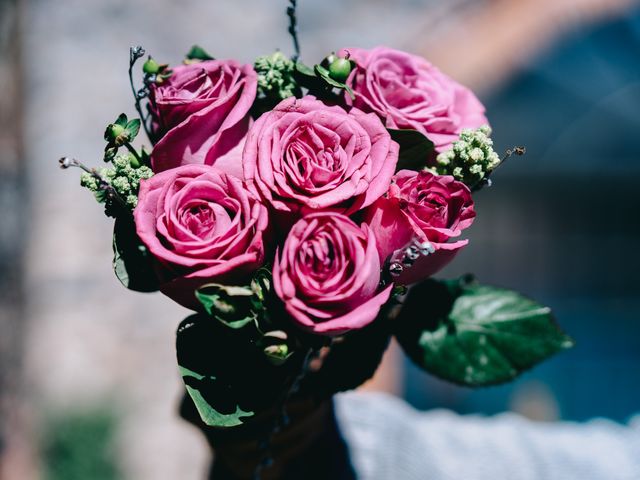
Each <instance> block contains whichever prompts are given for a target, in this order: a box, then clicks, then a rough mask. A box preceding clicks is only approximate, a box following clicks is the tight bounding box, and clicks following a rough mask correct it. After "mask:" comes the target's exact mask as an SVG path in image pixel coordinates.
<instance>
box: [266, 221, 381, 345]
mask: <svg viewBox="0 0 640 480" xmlns="http://www.w3.org/2000/svg"><path fill="white" fill-rule="evenodd" d="M379 283H380V260H379V258H378V252H377V249H376V240H375V237H374V235H373V232H372V231H371V229H370V228H369V227H368V226H367V225H363V226H362V227H359V226H358V225H356V224H355V223H354V222H353V221H352V220H350V219H349V218H348V217H346V216H344V215H341V214H339V213H333V212H321V213H314V214H310V215H308V216H306V217H303V218H302V219H300V220H299V221H298V222H297V223H296V224H295V225H294V226H293V228H292V229H291V231H290V232H289V236H288V237H287V240H286V242H285V244H284V247H283V248H282V250H281V251H280V252H278V253H276V259H275V262H274V265H273V286H274V289H275V291H276V294H277V295H278V296H279V297H280V298H281V299H282V301H283V302H284V305H285V308H286V310H287V312H288V313H289V315H291V317H292V319H293V321H294V322H295V323H296V324H298V325H299V326H300V327H302V328H303V329H306V330H309V331H311V332H313V333H317V334H322V335H330V336H333V335H340V334H343V333H345V332H347V331H349V330H354V329H359V328H362V327H364V326H366V325H368V324H369V323H371V322H372V321H373V320H374V319H375V318H376V316H377V315H378V312H379V311H380V307H381V306H382V305H383V304H384V303H385V302H386V301H387V300H388V299H389V295H390V293H391V288H392V286H393V285H389V286H388V287H386V288H384V289H382V290H381V289H380V288H379Z"/></svg>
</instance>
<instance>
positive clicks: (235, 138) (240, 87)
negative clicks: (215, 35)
mask: <svg viewBox="0 0 640 480" xmlns="http://www.w3.org/2000/svg"><path fill="white" fill-rule="evenodd" d="M257 83H258V76H257V74H256V72H255V71H254V70H253V68H252V67H251V66H250V65H240V64H238V63H237V62H235V61H234V60H208V61H204V62H198V63H192V64H189V65H179V66H177V67H175V68H173V74H172V75H171V77H169V79H167V80H166V81H165V82H164V83H162V84H160V85H156V86H154V87H153V88H152V90H151V97H150V104H151V106H152V110H153V112H154V114H155V117H156V120H157V125H156V126H157V127H158V128H159V129H160V132H161V133H162V137H161V138H160V141H158V143H157V144H156V145H155V147H154V148H153V152H152V154H151V163H152V166H153V170H154V171H155V172H161V171H163V170H167V169H169V168H174V167H177V166H179V165H187V164H206V165H213V164H216V165H217V166H218V167H221V168H223V169H224V170H225V171H226V172H228V173H232V174H234V175H236V176H238V177H240V178H241V177H242V166H241V157H242V147H243V143H244V138H245V136H246V134H247V130H248V129H249V124H250V117H249V109H250V108H251V106H252V105H253V101H254V100H255V98H256V92H257Z"/></svg>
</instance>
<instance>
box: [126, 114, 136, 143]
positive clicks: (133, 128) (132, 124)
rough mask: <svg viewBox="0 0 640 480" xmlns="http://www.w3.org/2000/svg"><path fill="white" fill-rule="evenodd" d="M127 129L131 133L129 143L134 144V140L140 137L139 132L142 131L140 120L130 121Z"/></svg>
mask: <svg viewBox="0 0 640 480" xmlns="http://www.w3.org/2000/svg"><path fill="white" fill-rule="evenodd" d="M125 128H126V129H127V132H128V133H129V141H130V142H132V141H133V139H134V138H136V135H138V132H139V131H140V119H139V118H134V119H133V120H130V121H129V122H128V123H127V126H126V127H125Z"/></svg>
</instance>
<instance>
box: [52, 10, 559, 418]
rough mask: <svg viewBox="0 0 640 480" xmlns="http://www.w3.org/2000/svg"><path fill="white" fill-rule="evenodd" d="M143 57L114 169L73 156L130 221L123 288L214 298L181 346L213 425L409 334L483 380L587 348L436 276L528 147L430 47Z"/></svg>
mask: <svg viewBox="0 0 640 480" xmlns="http://www.w3.org/2000/svg"><path fill="white" fill-rule="evenodd" d="M291 18H292V20H294V18H295V17H294V16H293V15H292V16H291ZM291 31H292V33H293V35H294V40H295V44H296V46H297V37H296V35H295V23H294V22H293V21H292V27H291ZM144 55H145V52H144V51H143V50H142V48H140V47H136V48H132V49H131V52H130V68H129V74H130V79H131V86H132V89H133V93H134V96H135V105H136V111H137V115H138V118H134V119H129V118H128V117H127V115H125V114H121V115H120V116H119V117H118V118H117V119H116V120H115V121H114V123H111V124H109V125H108V126H107V128H106V132H105V140H106V142H107V144H106V148H105V155H104V160H105V162H106V163H107V166H106V167H104V168H101V169H90V168H87V167H85V166H84V165H83V164H81V163H80V162H78V161H76V160H72V159H69V158H64V159H62V160H61V163H62V166H63V167H69V166H78V167H80V168H82V169H84V170H85V172H84V173H83V174H82V179H81V181H82V185H84V186H85V187H87V188H89V189H90V190H91V191H92V192H93V193H94V194H95V197H96V199H97V200H98V201H99V202H101V203H103V204H104V206H105V212H106V214H107V215H108V216H109V217H113V218H114V219H115V231H114V239H113V247H114V268H115V272H116V275H117V276H118V278H119V279H120V281H121V282H122V283H123V285H124V286H125V287H128V288H129V289H132V290H136V291H143V292H151V291H156V290H160V291H161V292H162V293H164V294H165V295H167V296H168V297H170V298H172V299H173V300H175V301H176V302H178V303H180V304H181V305H183V306H185V307H187V308H189V309H192V310H194V311H195V312H196V313H195V314H194V315H192V316H191V317H189V318H187V319H186V320H185V321H183V322H182V324H181V325H180V326H179V328H178V340H177V348H178V363H179V365H180V371H181V375H182V377H183V379H184V381H185V384H186V389H187V392H188V394H189V396H190V399H191V402H192V404H193V406H194V407H195V408H196V409H197V412H198V413H199V415H200V417H201V419H202V422H203V423H204V424H206V425H208V426H212V427H234V426H238V425H241V424H244V423H246V422H250V421H251V419H252V417H254V416H255V415H256V414H257V413H259V412H261V411H265V410H268V409H269V408H272V407H273V406H274V405H279V404H284V403H285V402H286V401H287V400H288V399H289V398H290V396H292V395H301V393H300V392H304V393H305V394H306V395H315V396H318V397H322V396H325V397H326V396H330V395H331V394H332V393H334V392H336V391H339V390H343V389H347V388H354V387H355V386H357V385H359V384H360V383H362V382H363V381H364V380H365V379H366V378H368V377H369V376H370V375H371V374H372V373H373V371H374V370H375V366H376V365H377V363H378V361H379V359H380V356H381V354H382V352H383V351H384V348H385V347H386V345H387V343H388V341H389V339H390V337H391V336H393V335H395V336H396V337H397V338H398V340H399V342H400V344H401V345H402V346H403V348H404V349H405V351H406V352H407V354H408V355H409V356H410V357H411V358H412V359H413V360H414V361H415V362H416V363H417V364H418V365H420V366H421V367H423V368H424V369H425V370H427V371H428V372H431V373H432V374H435V375H437V376H439V377H441V378H444V379H447V380H450V381H453V382H456V383H459V384H463V385H469V386H480V385H488V384H495V383H500V382H504V381H508V380H511V379H513V378H514V377H515V376H517V375H518V374H519V373H520V372H522V371H523V370H526V369H528V368H530V367H531V366H533V365H534V364H536V363H537V362H539V361H541V360H543V359H544V358H546V357H548V356H549V355H551V354H553V353H555V352H557V351H559V350H562V349H564V348H567V347H569V346H570V345H571V343H572V342H571V340H570V339H569V338H568V337H567V336H565V335H564V334H563V333H562V332H561V331H560V330H559V329H558V328H557V327H556V325H555V323H554V320H553V318H552V316H551V313H550V310H549V309H548V308H546V307H543V306H540V305H538V304H536V303H535V302H534V301H532V300H529V299H527V298H525V297H523V296H521V295H519V294H517V293H515V292H512V291H509V290H505V289H502V288H495V287H490V286H485V285H480V284H479V283H477V282H476V281H475V280H474V279H473V278H472V277H470V276H467V277H464V278H461V279H456V280H448V281H440V280H434V279H432V278H431V277H432V276H433V275H434V274H436V273H437V272H438V271H439V270H441V269H442V268H443V267H444V266H445V265H447V264H448V263H449V262H451V261H452V259H453V258H454V257H455V256H456V254H457V253H458V252H459V251H460V250H461V249H462V248H464V247H465V246H466V245H467V243H468V240H466V239H465V238H464V232H465V230H466V229H467V228H468V227H470V226H471V224H472V223H473V221H474V218H475V216H476V212H475V209H474V202H473V195H474V194H475V193H477V192H478V191H480V190H481V189H482V188H483V187H486V186H488V185H490V180H489V179H490V177H491V175H492V173H493V171H494V170H495V169H496V168H497V167H498V166H500V165H501V163H502V162H503V161H504V160H505V159H506V158H508V157H509V156H510V155H511V154H513V153H522V151H521V149H519V148H516V149H514V150H510V151H507V153H506V154H505V156H504V157H503V158H500V156H499V155H498V154H497V153H496V152H495V151H494V150H493V143H492V140H491V138H490V135H491V129H490V128H489V126H488V121H487V118H486V117H485V112H484V107H483V106H482V104H481V103H480V102H479V101H478V99H477V98H476V96H475V95H474V94H473V93H472V92H471V91H470V90H468V89H467V88H465V87H464V86H462V85H460V84H458V83H456V82H455V81H454V80H452V79H450V78H449V77H447V76H446V75H444V74H443V73H441V72H440V71H439V70H438V69H437V68H436V67H434V66H433V65H431V64H430V63H428V62H427V61H426V60H424V59H422V58H420V57H417V56H415V55H411V54H409V53H405V52H402V51H398V50H394V49H391V48H386V47H378V48H374V49H371V50H365V49H360V48H345V49H342V50H339V51H338V53H337V54H335V53H332V54H330V55H328V56H327V57H326V58H324V59H323V60H321V61H320V62H319V63H317V64H315V65H313V66H307V65H305V64H304V63H302V62H301V61H300V59H299V55H298V52H296V54H295V55H294V56H293V57H291V58H290V57H287V56H285V55H284V54H283V53H281V52H276V53H273V54H271V55H267V56H264V57H260V58H258V59H257V60H256V61H255V63H254V64H253V65H248V64H242V63H241V62H238V61H236V60H221V59H216V58H213V57H212V56H211V55H209V54H208V53H207V52H206V51H205V50H203V49H202V48H200V47H197V46H196V47H193V48H192V49H191V51H190V52H189V53H188V54H187V56H186V58H185V60H184V62H183V63H182V64H180V65H175V66H169V65H167V64H161V63H158V62H157V61H156V60H154V59H153V58H151V57H148V59H147V60H146V61H145V62H144V64H143V65H142V71H141V73H140V75H141V77H142V84H141V86H140V88H138V87H134V85H135V81H134V80H135V78H134V77H135V75H134V72H135V69H134V67H135V66H136V65H139V63H138V60H139V59H141V58H142V57H143V56H144ZM141 127H142V129H143V130H144V132H145V133H146V135H147V137H148V140H149V142H150V143H151V145H152V148H150V149H146V148H145V147H136V146H134V139H135V138H136V137H137V135H138V133H139V130H140V129H141ZM319 358H321V359H322V360H323V361H324V365H322V366H321V367H318V368H315V369H312V368H310V365H311V364H312V363H313V361H314V360H315V359H319Z"/></svg>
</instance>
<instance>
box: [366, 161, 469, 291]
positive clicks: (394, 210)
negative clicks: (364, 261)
mask: <svg viewBox="0 0 640 480" xmlns="http://www.w3.org/2000/svg"><path fill="white" fill-rule="evenodd" d="M475 216H476V213H475V210H474V208H473V200H472V198H471V192H470V190H469V188H468V187H467V186H466V185H465V184H464V183H462V182H458V181H456V180H454V178H453V177H451V176H449V175H434V174H433V173H431V172H427V171H422V172H414V171H412V170H400V171H399V172H398V173H397V174H396V175H395V177H394V179H393V183H392V184H391V186H390V187H389V192H388V193H387V195H386V197H382V198H380V199H379V200H378V201H377V202H376V203H375V204H373V205H372V206H371V207H370V208H369V209H367V211H366V212H365V222H366V223H368V224H369V226H370V227H371V229H372V230H373V232H374V233H375V235H376V240H377V242H378V251H379V253H380V262H381V263H384V262H386V261H387V260H389V259H391V260H392V261H393V263H392V265H391V266H392V267H393V269H394V271H392V272H391V273H392V276H393V278H394V281H396V282H397V283H399V284H403V285H409V284H411V283H415V282H418V281H420V280H424V279H426V278H428V277H430V276H431V275H433V274H435V273H436V272H438V271H439V270H440V269H442V268H443V267H444V266H445V265H447V264H448V263H449V262H450V261H451V260H453V258H454V257H455V255H456V254H457V253H458V252H459V251H460V249H461V248H462V247H464V246H465V245H467V243H469V241H468V240H458V241H452V242H451V241H450V240H451V239H453V238H455V237H458V236H460V234H461V233H462V230H464V229H465V228H467V227H469V226H470V225H471V224H472V223H473V220H474V218H475ZM403 260H405V263H404V264H402V261H403ZM399 265H400V266H401V268H400V267H399Z"/></svg>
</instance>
